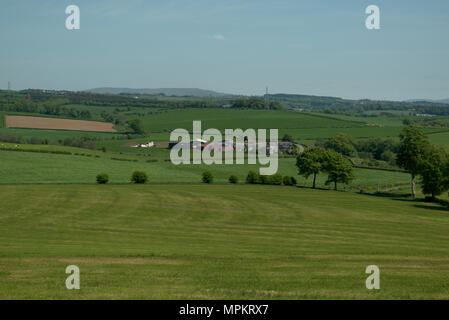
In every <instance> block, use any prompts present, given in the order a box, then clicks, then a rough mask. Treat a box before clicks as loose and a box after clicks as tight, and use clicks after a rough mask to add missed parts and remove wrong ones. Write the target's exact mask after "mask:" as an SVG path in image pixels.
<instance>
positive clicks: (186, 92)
mask: <svg viewBox="0 0 449 320" xmlns="http://www.w3.org/2000/svg"><path fill="white" fill-rule="evenodd" d="M84 91H86V92H92V93H101V94H144V95H159V94H163V95H166V96H177V97H185V96H192V97H224V96H231V95H230V94H226V93H221V92H215V91H212V90H204V89H197V88H157V89H132V88H107V87H106V88H94V89H88V90H84Z"/></svg>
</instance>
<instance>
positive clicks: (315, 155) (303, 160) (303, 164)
mask: <svg viewBox="0 0 449 320" xmlns="http://www.w3.org/2000/svg"><path fill="white" fill-rule="evenodd" d="M326 155H327V151H326V150H325V149H323V148H319V147H313V148H309V149H306V150H305V151H304V152H302V153H300V154H299V155H298V156H297V157H296V166H297V167H298V173H299V174H300V175H302V176H304V177H305V178H306V179H308V178H309V176H311V175H313V188H314V189H315V187H316V176H317V174H318V173H320V172H321V171H322V169H323V165H324V163H325V162H326V159H327V156H326Z"/></svg>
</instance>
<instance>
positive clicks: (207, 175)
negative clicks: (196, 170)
mask: <svg viewBox="0 0 449 320" xmlns="http://www.w3.org/2000/svg"><path fill="white" fill-rule="evenodd" d="M202 180H203V182H204V183H212V182H214V176H213V175H212V172H210V171H204V172H203V179H202Z"/></svg>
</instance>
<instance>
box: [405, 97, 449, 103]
mask: <svg viewBox="0 0 449 320" xmlns="http://www.w3.org/2000/svg"><path fill="white" fill-rule="evenodd" d="M407 102H433V103H449V98H448V99H439V100H437V99H410V100H407Z"/></svg>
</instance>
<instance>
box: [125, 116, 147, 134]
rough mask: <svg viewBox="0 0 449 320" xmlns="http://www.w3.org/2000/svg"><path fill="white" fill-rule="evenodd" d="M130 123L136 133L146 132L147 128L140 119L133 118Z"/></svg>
mask: <svg viewBox="0 0 449 320" xmlns="http://www.w3.org/2000/svg"><path fill="white" fill-rule="evenodd" d="M128 125H129V127H130V128H131V130H132V131H133V132H134V133H135V134H145V128H144V127H143V124H142V121H141V120H140V119H134V120H131V121H129V123H128Z"/></svg>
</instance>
